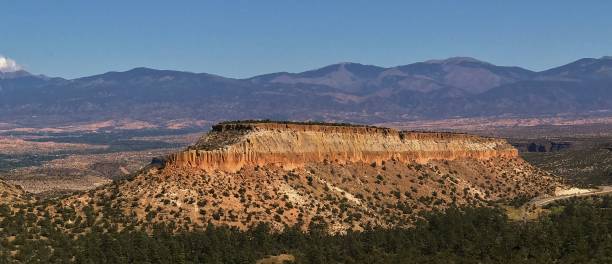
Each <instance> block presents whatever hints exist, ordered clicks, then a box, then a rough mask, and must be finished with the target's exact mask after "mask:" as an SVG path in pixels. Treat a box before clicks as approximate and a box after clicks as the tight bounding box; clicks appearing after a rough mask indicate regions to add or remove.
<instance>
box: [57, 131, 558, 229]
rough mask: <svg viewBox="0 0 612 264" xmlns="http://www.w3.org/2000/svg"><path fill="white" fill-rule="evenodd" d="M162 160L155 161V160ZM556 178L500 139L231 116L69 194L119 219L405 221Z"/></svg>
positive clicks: (76, 205)
mask: <svg viewBox="0 0 612 264" xmlns="http://www.w3.org/2000/svg"><path fill="white" fill-rule="evenodd" d="M160 162H161V163H160ZM558 186H560V184H559V183H558V181H557V180H556V179H555V178H554V177H553V176H552V175H550V174H548V173H545V172H543V171H540V170H538V169H537V168H534V167H533V166H531V165H530V164H529V163H527V162H525V161H524V160H522V159H521V158H520V157H518V156H517V152H516V150H515V149H514V148H512V147H511V146H510V145H509V144H508V143H506V142H505V141H504V140H501V139H494V138H484V137H478V136H471V135H466V134H451V133H425V132H402V131H397V130H393V129H388V128H376V127H368V126H353V125H334V124H299V123H297V124H296V123H266V122H234V123H223V124H219V125H217V126H215V127H214V128H213V130H212V131H211V132H210V133H208V134H207V135H205V136H203V137H202V138H201V139H200V140H199V141H198V142H197V143H196V144H194V145H193V146H192V147H190V148H188V149H187V150H185V151H182V152H179V153H177V154H173V155H170V156H169V157H167V158H166V159H162V160H160V159H156V160H155V162H153V164H152V165H151V166H149V167H147V168H146V169H144V170H142V172H141V173H139V174H137V175H135V176H134V177H133V178H130V179H129V180H124V181H117V182H114V183H113V184H110V185H107V186H104V187H100V188H97V189H95V190H91V191H89V192H86V193H81V194H78V195H74V196H70V197H67V198H66V199H62V200H61V201H60V202H59V206H58V207H57V208H50V210H52V215H53V217H56V218H58V219H60V218H61V219H63V218H64V217H65V216H64V215H63V214H64V212H76V213H77V214H76V215H70V216H69V217H76V216H77V215H78V216H80V217H82V218H85V217H86V216H87V213H86V212H89V215H95V216H96V219H95V220H92V221H94V222H96V221H99V222H100V224H101V225H105V223H104V222H103V221H101V220H99V219H110V220H108V221H109V222H111V223H117V226H118V227H121V226H122V225H124V224H125V222H126V221H127V222H129V225H135V226H145V227H146V226H148V227H151V226H154V225H156V224H172V225H173V226H174V227H175V228H177V229H202V228H205V227H206V226H208V225H209V224H213V225H227V226H232V227H236V228H240V229H249V228H253V227H255V226H257V225H259V224H262V223H265V224H270V225H271V226H272V227H273V228H274V229H276V230H282V229H284V228H286V227H291V226H297V227H299V228H301V229H303V230H306V229H309V228H311V226H313V225H315V226H317V225H319V224H324V225H325V226H327V227H328V228H329V231H330V232H344V231H346V230H364V229H367V228H368V227H383V228H388V227H396V226H401V227H406V226H410V225H411V223H413V222H414V221H417V220H418V219H420V217H421V216H420V214H421V212H424V211H429V210H442V209H444V208H448V207H451V206H488V205H490V204H491V203H492V202H499V203H512V202H515V203H516V202H520V201H528V200H530V199H531V198H533V197H536V196H539V195H542V194H552V193H554V190H555V188H556V187H558Z"/></svg>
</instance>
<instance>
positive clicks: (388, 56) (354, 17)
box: [0, 0, 612, 78]
mask: <svg viewBox="0 0 612 264" xmlns="http://www.w3.org/2000/svg"><path fill="white" fill-rule="evenodd" d="M587 3H588V4H587ZM610 10H612V1H588V2H587V1H585V2H579V1H493V0H489V1H418V2H417V1H356V0H354V1H316V0H309V1H290V0H282V1H281V0H279V1H273V0H270V1H153V0H149V1H110V0H106V1H62V0H58V1H29V0H19V1H17V0H0V14H1V15H0V54H2V55H4V56H6V57H9V58H12V59H14V60H15V61H17V63H18V64H20V65H21V66H22V67H24V68H25V69H27V70H29V71H31V72H34V73H40V74H46V75H50V76H61V77H67V78H73V77H81V76H87V75H92V74H98V73H103V72H107V71H111V70H118V71H122V70H128V69H131V68H134V67H139V66H146V67H152V68H158V69H175V70H186V71H193V72H208V73H214V74H220V75H224V76H228V77H250V76H253V75H257V74H262V73H270V72H277V71H290V72H299V71H303V70H307V69H313V68H317V67H321V66H324V65H328V64H332V63H336V62H344V61H351V62H359V63H364V64H375V65H380V66H395V65H402V64H408V63H412V62H417V61H423V60H428V59H439V58H446V57H451V56H471V57H475V58H478V59H481V60H485V61H489V62H491V63H494V64H499V65H518V66H522V67H525V68H528V69H532V70H542V69H546V68H549V67H553V66H558V65H561V64H565V63H568V62H570V61H573V60H576V59H578V58H583V57H601V56H603V55H612V15H610Z"/></svg>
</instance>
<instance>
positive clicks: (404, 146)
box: [166, 122, 518, 172]
mask: <svg viewBox="0 0 612 264" xmlns="http://www.w3.org/2000/svg"><path fill="white" fill-rule="evenodd" d="M517 155H518V153H517V150H516V149H515V148H513V147H512V146H511V145H509V144H508V143H507V142H506V141H505V140H503V139H496V138H485V137H479V136H473V135H467V134H457V133H439V132H409V131H398V130H395V129H391V128H380V127H371V126H355V125H345V124H311V123H274V122H233V123H222V124H219V125H216V126H214V127H213V129H212V131H210V132H209V133H208V134H207V135H205V136H204V137H203V138H202V139H200V140H199V142H198V143H197V144H195V145H194V146H192V147H190V148H189V149H187V150H185V151H182V152H178V153H175V154H172V155H170V156H169V157H168V158H167V161H166V166H171V167H191V168H198V169H202V170H206V171H214V170H221V171H226V172H236V171H238V170H240V169H241V168H243V167H244V166H263V165H277V166H280V167H283V168H286V169H293V168H298V167H302V166H304V165H306V164H308V163H318V162H324V161H334V162H338V163H350V162H365V163H372V162H382V161H387V160H394V161H399V162H406V163H408V162H417V163H425V162H428V161H430V160H457V159H476V160H488V159H491V158H497V157H503V158H513V157H517Z"/></svg>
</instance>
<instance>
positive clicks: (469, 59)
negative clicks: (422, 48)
mask: <svg viewBox="0 0 612 264" xmlns="http://www.w3.org/2000/svg"><path fill="white" fill-rule="evenodd" d="M425 63H430V64H461V63H481V64H490V63H488V62H484V61H481V60H478V59H475V58H472V57H450V58H447V59H443V60H428V61H425Z"/></svg>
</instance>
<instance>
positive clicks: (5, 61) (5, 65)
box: [0, 55, 21, 72]
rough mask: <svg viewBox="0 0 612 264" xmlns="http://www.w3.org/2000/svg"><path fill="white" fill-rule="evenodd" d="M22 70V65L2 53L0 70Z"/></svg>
mask: <svg viewBox="0 0 612 264" xmlns="http://www.w3.org/2000/svg"><path fill="white" fill-rule="evenodd" d="M18 70H21V66H19V64H17V62H15V61H14V60H11V59H9V58H7V57H4V56H2V55H0V72H15V71H18Z"/></svg>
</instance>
